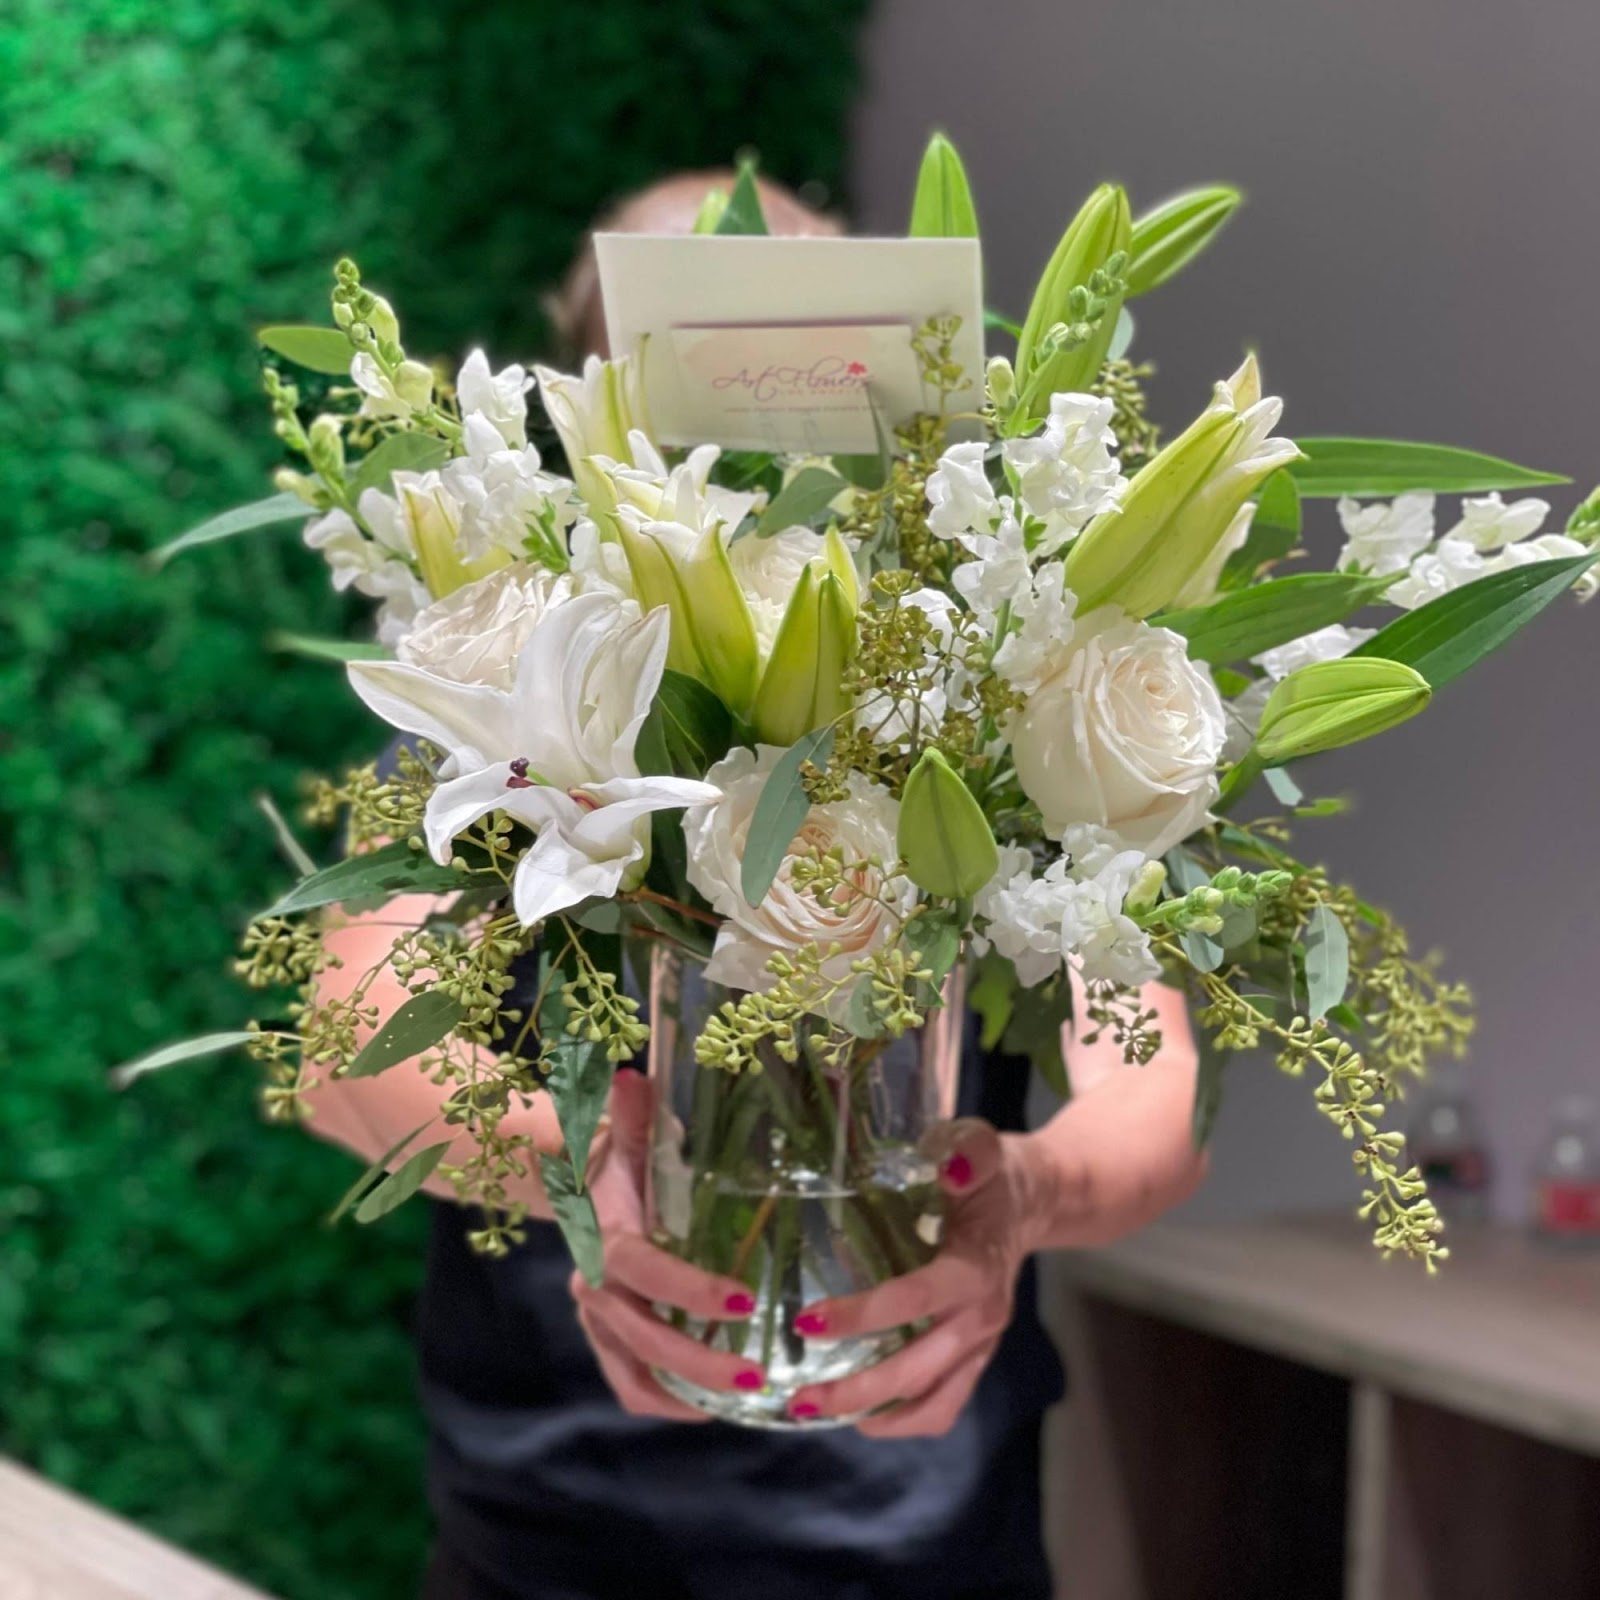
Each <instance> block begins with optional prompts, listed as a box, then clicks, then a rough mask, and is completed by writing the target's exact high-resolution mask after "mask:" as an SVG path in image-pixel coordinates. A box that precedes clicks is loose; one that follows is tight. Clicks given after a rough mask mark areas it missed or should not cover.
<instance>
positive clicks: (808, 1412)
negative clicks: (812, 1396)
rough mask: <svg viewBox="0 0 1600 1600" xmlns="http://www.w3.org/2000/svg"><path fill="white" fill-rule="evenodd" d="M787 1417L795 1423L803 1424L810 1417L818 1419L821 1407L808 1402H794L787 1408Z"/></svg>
mask: <svg viewBox="0 0 1600 1600" xmlns="http://www.w3.org/2000/svg"><path fill="white" fill-rule="evenodd" d="M789 1415H790V1416H791V1417H794V1418H795V1419H796V1420H797V1421H800V1422H804V1421H806V1420H807V1419H808V1418H810V1417H820V1416H821V1415H822V1407H821V1406H819V1405H817V1404H816V1403H815V1402H813V1401H810V1400H796V1401H795V1402H794V1404H793V1405H791V1406H790V1407H789Z"/></svg>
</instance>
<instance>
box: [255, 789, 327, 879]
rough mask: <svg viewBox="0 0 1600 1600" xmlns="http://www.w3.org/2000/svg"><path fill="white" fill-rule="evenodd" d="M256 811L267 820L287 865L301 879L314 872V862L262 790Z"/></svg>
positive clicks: (270, 797) (315, 867)
mask: <svg viewBox="0 0 1600 1600" xmlns="http://www.w3.org/2000/svg"><path fill="white" fill-rule="evenodd" d="M256 810H257V811H259V812H260V813H261V815H262V816H264V817H265V818H266V819H267V824H268V826H269V827H270V828H271V829H272V835H273V837H274V838H275V839H276V840H277V841H278V848H279V849H280V850H281V851H282V852H283V854H284V858H285V860H287V861H288V863H289V865H290V866H291V867H293V868H294V870H295V871H296V872H298V873H299V874H300V876H301V877H302V878H303V877H305V876H306V875H307V874H308V873H312V872H315V871H316V870H317V864H316V862H315V861H313V860H312V859H311V856H310V855H309V854H308V853H307V851H306V847H305V846H304V845H303V844H301V843H300V841H299V840H298V839H297V838H296V837H295V834H294V829H293V828H291V827H290V826H289V824H288V821H287V820H286V818H285V817H284V814H283V813H282V812H281V811H280V810H279V809H278V808H277V806H276V805H274V804H273V801H272V796H271V795H270V794H268V793H267V792H266V791H265V790H264V789H263V790H261V791H260V792H259V793H258V794H257V795H256Z"/></svg>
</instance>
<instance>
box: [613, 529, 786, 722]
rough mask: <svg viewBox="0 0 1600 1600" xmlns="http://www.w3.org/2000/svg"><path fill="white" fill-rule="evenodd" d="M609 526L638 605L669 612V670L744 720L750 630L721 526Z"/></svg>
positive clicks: (752, 661) (750, 679) (749, 692)
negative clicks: (619, 542) (700, 687)
mask: <svg viewBox="0 0 1600 1600" xmlns="http://www.w3.org/2000/svg"><path fill="white" fill-rule="evenodd" d="M615 526H616V528H617V529H618V531H619V533H620V535H621V539H622V549H623V553H624V554H625V555H626V556H627V558H628V570H629V572H630V573H631V574H632V576H633V584H634V588H635V590H636V591H637V593H638V598H639V604H640V605H641V606H642V607H643V608H644V609H645V610H646V611H652V610H654V609H655V608H656V607H657V606H665V607H666V608H667V609H668V611H670V612H671V614H672V632H671V635H670V639H669V643H668V645H667V665H668V666H669V667H671V668H672V669H673V670H674V671H676V672H684V673H687V674H688V675H689V676H690V677H693V678H698V679H699V680H700V682H701V683H703V684H705V685H706V686H707V687H708V688H710V689H711V690H712V691H713V692H714V693H715V694H716V695H717V697H718V698H719V699H720V700H721V701H722V703H723V704H724V705H725V706H727V707H728V708H729V709H730V710H731V711H734V712H737V713H738V714H739V715H740V716H743V715H744V714H745V712H746V711H747V710H748V709H749V706H750V701H751V698H752V696H753V695H754V693H755V688H756V673H757V669H758V665H759V656H758V653H757V644H756V628H755V620H754V618H752V617H751V615H750V606H749V604H748V602H747V601H746V600H745V597H744V591H743V590H742V589H741V588H740V587H739V582H738V579H737V578H735V577H734V574H733V567H732V565H731V564H730V562H729V560H728V547H727V546H726V545H725V544H724V543H723V542H722V534H721V530H720V528H719V527H718V526H717V524H716V523H712V524H711V525H710V526H709V527H707V528H705V529H703V530H702V531H701V532H700V533H698V534H697V533H695V532H693V531H692V530H691V529H689V528H685V527H682V526H681V525H679V524H678V523H675V522H647V521H644V520H643V519H642V518H637V517H631V516H621V517H618V518H616V519H615ZM798 737H799V735H798V734H796V735H795V738H798ZM790 743H793V740H791V741H790Z"/></svg>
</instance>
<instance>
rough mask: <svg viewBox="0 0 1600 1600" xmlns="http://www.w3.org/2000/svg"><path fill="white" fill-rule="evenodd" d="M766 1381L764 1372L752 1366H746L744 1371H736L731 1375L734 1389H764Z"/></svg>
mask: <svg viewBox="0 0 1600 1600" xmlns="http://www.w3.org/2000/svg"><path fill="white" fill-rule="evenodd" d="M766 1383H767V1380H766V1376H765V1374H763V1373H760V1372H757V1371H755V1369H754V1368H747V1369H746V1370H745V1371H744V1372H736V1373H735V1374H734V1375H733V1386H734V1388H735V1389H764V1388H765V1387H766Z"/></svg>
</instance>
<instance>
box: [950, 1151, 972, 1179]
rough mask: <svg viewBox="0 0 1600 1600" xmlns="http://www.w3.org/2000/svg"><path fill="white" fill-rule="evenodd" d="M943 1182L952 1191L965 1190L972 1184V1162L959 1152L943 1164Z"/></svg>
mask: <svg viewBox="0 0 1600 1600" xmlns="http://www.w3.org/2000/svg"><path fill="white" fill-rule="evenodd" d="M944 1181H945V1182H946V1183H948V1184H949V1185H950V1187H951V1188H952V1189H965V1188H966V1186H967V1185H968V1184H969V1183H971V1182H972V1162H971V1160H970V1159H969V1158H968V1157H967V1156H964V1155H962V1153H961V1152H960V1151H959V1150H958V1151H956V1153H955V1154H954V1155H953V1156H951V1157H950V1159H949V1160H948V1161H946V1162H945V1164H944Z"/></svg>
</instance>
